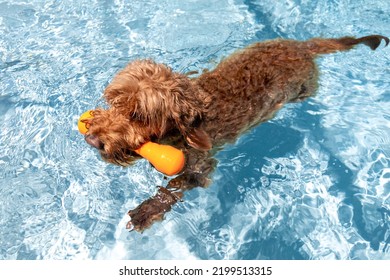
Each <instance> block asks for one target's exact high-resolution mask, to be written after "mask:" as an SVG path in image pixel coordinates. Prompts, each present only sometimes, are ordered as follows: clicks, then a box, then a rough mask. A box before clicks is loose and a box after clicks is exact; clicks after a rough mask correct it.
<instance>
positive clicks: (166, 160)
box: [77, 110, 185, 176]
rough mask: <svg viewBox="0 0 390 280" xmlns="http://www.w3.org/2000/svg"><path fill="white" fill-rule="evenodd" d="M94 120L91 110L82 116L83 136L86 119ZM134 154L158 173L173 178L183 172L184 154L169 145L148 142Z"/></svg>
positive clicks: (81, 131)
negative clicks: (143, 159)
mask: <svg viewBox="0 0 390 280" xmlns="http://www.w3.org/2000/svg"><path fill="white" fill-rule="evenodd" d="M89 118H93V111H92V110H89V111H86V112H84V113H83V114H81V116H80V118H79V120H78V123H77V127H78V130H79V132H80V133H81V134H84V135H85V134H86V133H87V132H88V129H89V125H88V124H87V123H86V122H85V120H86V119H89ZM134 152H136V153H137V154H139V155H140V156H142V157H143V158H145V159H147V160H148V161H149V162H150V163H151V164H152V165H153V166H154V168H156V169H157V170H158V171H160V172H162V173H164V174H166V175H168V176H173V175H176V174H178V173H180V171H182V170H183V168H184V165H185V157H184V153H183V152H182V151H181V150H179V149H176V148H175V147H172V146H169V145H162V144H158V143H153V142H146V143H145V144H143V145H142V146H141V147H139V148H138V149H136V150H135V151H134Z"/></svg>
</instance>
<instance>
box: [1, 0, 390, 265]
mask: <svg viewBox="0 0 390 280" xmlns="http://www.w3.org/2000/svg"><path fill="white" fill-rule="evenodd" d="M389 14H390V2H389V1H382V0H372V1H368V0H340V1H333V0H327V1H324V0H318V1H306V0H284V1H274V0H262V1H249V0H246V1H245V0H218V1H216V0H215V1H210V0H207V1H206V0H200V1H193V0H192V1H191V0H189V1H178V0H176V1H171V0H170V1H168V0H166V1H161V0H149V1H143V0H142V1H141V0H135V1H120V0H106V1H98V0H95V1H90V0H88V1H87V0H80V1H54V0H53V1H39V0H32V1H18V0H12V1H11V0H9V1H7V0H6V1H2V2H0V126H1V131H0V259H390V248H389V243H390V229H389V226H390V168H389V160H390V110H389V109H390V106H389V105H390V68H389V65H390V48H383V47H380V48H379V49H378V50H377V51H375V52H372V51H371V50H370V49H369V48H367V47H365V46H359V47H357V48H356V49H354V50H352V51H349V52H346V53H338V54H332V55H327V56H324V57H321V58H319V59H318V60H317V62H318V65H319V69H320V71H321V78H320V88H319V90H318V94H317V96H316V97H313V98H310V99H309V100H307V101H305V102H304V103H298V104H289V105H287V106H286V107H284V108H283V109H282V110H281V111H280V112H279V113H278V114H277V116H276V117H275V118H274V119H272V120H271V121H269V122H267V123H264V124H262V125H260V126H259V127H257V128H255V129H253V130H252V131H250V132H249V133H247V134H245V135H243V136H242V137H240V139H239V140H238V141H237V143H235V144H230V145H226V147H225V149H224V150H223V151H221V152H220V153H219V154H218V155H217V159H218V161H219V164H218V166H217V170H216V171H215V173H214V174H213V184H212V185H211V186H210V187H209V188H207V189H200V188H199V189H194V190H192V191H190V192H188V193H187V194H186V196H185V199H184V202H182V203H178V204H177V205H176V206H175V207H174V208H173V209H172V211H171V212H169V213H168V214H167V215H166V219H165V220H164V221H162V222H160V223H156V224H154V225H153V227H152V228H150V229H149V230H147V231H145V232H144V233H143V234H139V233H137V232H128V231H127V230H126V229H125V225H126V222H127V220H128V218H127V215H126V213H127V211H128V210H129V209H132V208H134V207H135V206H137V205H138V204H140V203H141V202H142V201H143V200H145V199H146V198H148V197H150V196H152V195H153V194H154V193H155V191H156V188H155V186H157V185H159V184H162V183H164V178H163V176H162V175H161V174H159V173H158V172H156V171H155V170H154V169H153V168H151V167H150V166H149V165H148V163H147V162H145V161H142V160H141V161H139V162H137V163H136V164H135V165H134V166H132V167H130V168H121V167H117V166H113V165H108V164H106V163H105V162H103V161H102V160H101V159H100V157H99V155H98V154H97V153H96V152H95V151H94V150H93V149H91V148H90V147H88V146H87V144H86V143H85V142H84V140H83V137H82V136H81V135H80V134H79V133H78V131H77V126H76V122H77V118H78V116H79V115H80V114H81V113H82V112H84V111H85V110H87V109H91V108H94V107H96V106H98V105H101V104H102V103H103V102H102V100H101V99H100V97H101V94H102V91H103V89H104V88H105V86H106V85H107V84H108V83H109V81H110V80H111V79H112V77H113V75H114V74H115V73H116V72H117V71H118V70H119V69H121V68H122V67H124V66H125V65H126V63H127V62H129V61H130V60H133V59H136V58H152V59H155V60H157V61H159V62H162V63H166V64H168V65H170V66H171V67H172V68H173V69H174V70H175V71H180V72H187V71H192V70H202V69H204V68H210V67H213V66H215V65H216V64H217V63H218V61H220V59H221V58H223V57H226V56H227V55H228V54H230V53H231V52H233V51H234V50H235V49H237V48H241V47H244V46H246V45H248V44H250V43H252V42H256V41H263V40H266V39H274V38H279V37H283V38H291V39H300V40H304V39H309V38H311V37H318V36H323V37H338V36H345V35H354V36H364V35H368V34H375V33H377V34H383V35H387V36H390V34H389V26H390V19H389V16H388V15H389ZM382 46H383V45H382Z"/></svg>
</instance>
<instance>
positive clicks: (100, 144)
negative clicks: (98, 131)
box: [85, 134, 104, 150]
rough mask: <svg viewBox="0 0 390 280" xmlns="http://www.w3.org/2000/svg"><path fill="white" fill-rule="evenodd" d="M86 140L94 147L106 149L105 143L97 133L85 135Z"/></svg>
mask: <svg viewBox="0 0 390 280" xmlns="http://www.w3.org/2000/svg"><path fill="white" fill-rule="evenodd" d="M85 141H86V142H87V143H88V144H89V145H91V146H92V147H94V148H96V149H98V150H103V149H104V143H103V142H102V141H100V139H99V137H97V136H95V135H88V134H87V135H85Z"/></svg>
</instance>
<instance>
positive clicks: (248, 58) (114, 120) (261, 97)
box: [85, 35, 389, 231]
mask: <svg viewBox="0 0 390 280" xmlns="http://www.w3.org/2000/svg"><path fill="white" fill-rule="evenodd" d="M382 40H385V42H386V45H387V44H388V43H389V39H388V38H387V37H384V36H380V35H371V36H366V37H362V38H358V39H356V38H353V37H343V38H339V39H321V38H314V39H311V40H308V41H303V42H301V41H293V40H274V41H267V42H262V43H256V44H253V45H251V46H249V47H247V48H245V49H243V50H240V51H237V52H236V53H234V54H233V55H231V56H230V57H228V58H227V59H225V60H224V61H222V62H221V63H220V64H219V65H218V66H217V67H216V68H215V69H214V70H212V71H206V72H204V73H203V74H201V75H200V76H199V77H196V78H189V77H188V76H187V75H184V74H181V73H176V72H173V71H172V70H171V69H170V68H169V67H167V66H165V65H163V64H158V63H156V62H153V61H151V60H137V61H134V62H131V63H130V64H128V65H127V66H126V67H125V68H124V69H123V70H122V71H120V72H119V73H118V74H117V75H116V76H115V77H114V79H113V80H112V82H111V83H110V84H109V85H108V87H107V88H106V90H105V92H104V97H105V99H106V101H107V103H108V105H109V108H108V109H102V108H98V109H96V110H94V112H93V118H91V119H88V120H87V122H88V125H89V130H88V133H87V134H86V136H85V140H86V141H87V142H88V143H89V144H90V145H92V146H93V147H95V148H97V149H98V150H99V152H100V154H101V156H102V158H103V159H104V160H106V161H108V162H111V163H115V164H120V165H128V164H130V163H131V162H133V161H134V160H137V159H138V158H139V156H138V155H137V154H136V153H135V152H133V151H134V150H135V149H137V148H139V147H140V146H141V145H142V144H144V143H145V142H147V141H155V142H163V143H169V144H171V145H174V146H176V147H178V148H180V149H182V150H183V151H184V152H185V154H186V160H187V162H186V167H185V169H184V171H183V172H182V173H181V174H180V175H178V176H177V177H175V178H173V179H172V180H170V181H169V183H168V185H167V186H165V187H159V188H158V191H157V194H156V195H155V196H153V197H151V198H149V199H148V200H146V201H144V202H143V203H142V204H141V205H139V206H138V207H137V208H136V209H133V210H130V211H129V215H130V217H131V221H130V222H129V223H128V225H127V227H128V228H132V229H135V230H137V231H143V230H144V229H146V228H148V227H149V226H150V225H152V223H153V222H154V221H156V220H161V219H162V218H163V216H164V214H165V213H166V212H167V211H169V210H170V209H171V207H172V205H174V204H175V203H176V202H177V201H179V200H180V199H181V197H182V196H183V191H185V190H188V189H191V188H194V187H199V186H200V187H205V186H207V184H208V183H209V181H210V179H209V175H210V173H211V172H212V171H213V169H214V167H215V165H216V161H215V160H214V159H213V154H214V153H215V152H216V151H217V148H218V147H221V145H223V144H224V143H226V142H232V141H234V140H235V139H236V138H237V137H238V136H239V135H240V134H241V133H243V132H245V131H246V130H248V129H250V128H251V127H253V126H255V125H257V124H259V123H261V122H264V121H266V120H268V119H270V118H272V116H273V115H274V114H275V112H277V111H278V110H279V109H280V108H281V107H282V106H283V104H285V103H288V102H296V101H301V100H304V99H305V98H307V97H309V96H312V95H313V94H314V93H315V91H316V89H317V79H318V71H317V68H316V65H315V62H314V59H315V57H316V56H317V55H320V54H327V53H332V52H336V51H344V50H349V49H351V48H352V47H353V46H355V45H356V44H360V43H363V44H365V45H368V46H369V47H370V48H371V49H373V50H374V49H376V48H377V47H378V46H379V45H380V43H381V41H382Z"/></svg>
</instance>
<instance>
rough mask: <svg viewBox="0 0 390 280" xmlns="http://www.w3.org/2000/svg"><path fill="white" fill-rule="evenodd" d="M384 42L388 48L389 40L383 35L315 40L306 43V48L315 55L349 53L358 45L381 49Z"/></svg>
mask: <svg viewBox="0 0 390 280" xmlns="http://www.w3.org/2000/svg"><path fill="white" fill-rule="evenodd" d="M382 40H384V41H385V43H386V45H385V46H387V45H388V44H389V38H387V37H385V36H382V35H369V36H365V37H361V38H355V37H342V38H338V39H321V38H314V39H311V40H309V41H306V42H305V43H306V47H307V48H308V50H309V52H310V53H311V54H312V55H313V56H316V55H319V54H328V53H334V52H338V51H347V50H350V49H352V48H353V47H354V46H356V45H358V44H364V45H366V46H369V47H370V48H371V49H372V50H375V49H376V48H378V47H379V45H380V44H381V42H382Z"/></svg>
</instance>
